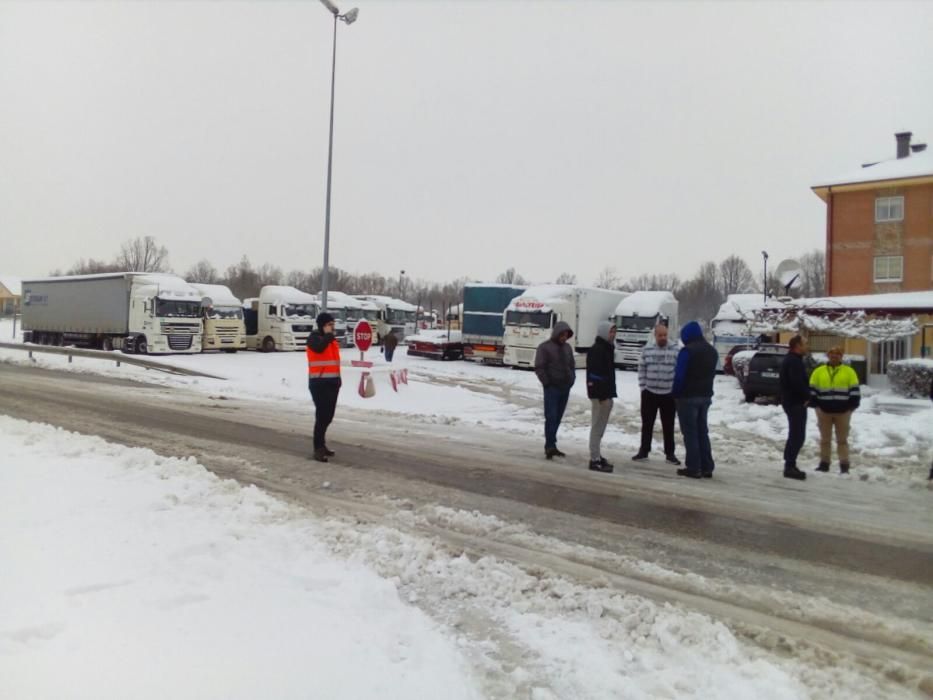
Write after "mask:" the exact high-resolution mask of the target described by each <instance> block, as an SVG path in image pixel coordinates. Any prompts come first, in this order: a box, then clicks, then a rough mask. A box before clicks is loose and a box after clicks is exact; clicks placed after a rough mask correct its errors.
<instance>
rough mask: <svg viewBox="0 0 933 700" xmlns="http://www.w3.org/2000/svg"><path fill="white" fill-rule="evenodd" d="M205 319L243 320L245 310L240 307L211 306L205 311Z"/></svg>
mask: <svg viewBox="0 0 933 700" xmlns="http://www.w3.org/2000/svg"><path fill="white" fill-rule="evenodd" d="M204 318H209V319H219V318H243V309H242V308H241V307H239V306H211V307H208V308H206V309H204Z"/></svg>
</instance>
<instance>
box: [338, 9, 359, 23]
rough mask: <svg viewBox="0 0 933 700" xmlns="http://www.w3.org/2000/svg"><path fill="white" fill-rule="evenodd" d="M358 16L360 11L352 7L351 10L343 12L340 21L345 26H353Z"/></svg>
mask: <svg viewBox="0 0 933 700" xmlns="http://www.w3.org/2000/svg"><path fill="white" fill-rule="evenodd" d="M359 16H360V11H359V10H358V9H357V8H355V7H354V8H353V9H352V10H348V11H347V12H344V13H343V14H342V15H340V19H342V20H343V21H344V22H345V23H346V24H353V23H354V22H355V21H356V18H357V17H359Z"/></svg>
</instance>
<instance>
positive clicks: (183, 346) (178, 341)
mask: <svg viewBox="0 0 933 700" xmlns="http://www.w3.org/2000/svg"><path fill="white" fill-rule="evenodd" d="M191 340H192V337H191V336H190V335H178V334H171V335H169V337H168V346H169V347H170V348H171V349H172V350H188V349H190V348H191Z"/></svg>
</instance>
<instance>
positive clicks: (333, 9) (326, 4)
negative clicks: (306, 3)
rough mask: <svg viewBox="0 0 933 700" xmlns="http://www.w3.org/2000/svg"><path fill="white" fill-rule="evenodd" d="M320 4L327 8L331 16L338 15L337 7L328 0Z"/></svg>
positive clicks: (323, 0) (322, 0)
mask: <svg viewBox="0 0 933 700" xmlns="http://www.w3.org/2000/svg"><path fill="white" fill-rule="evenodd" d="M321 4H322V5H323V6H324V7H326V8H327V11H328V12H330V13H331V14H332V15H334V16H337V15H339V14H340V10H338V9H337V6H336V5H335V4H334V3H332V2H331V1H330V0H321Z"/></svg>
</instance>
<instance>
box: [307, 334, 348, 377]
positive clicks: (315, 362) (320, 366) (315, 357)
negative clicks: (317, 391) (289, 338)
mask: <svg viewBox="0 0 933 700" xmlns="http://www.w3.org/2000/svg"><path fill="white" fill-rule="evenodd" d="M305 352H306V354H307V355H308V376H309V377H310V378H311V379H334V378H337V377H339V376H340V346H339V345H337V341H336V340H332V341H331V342H330V344H329V345H328V346H327V347H326V348H324V352H314V350H312V349H311V348H305Z"/></svg>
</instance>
